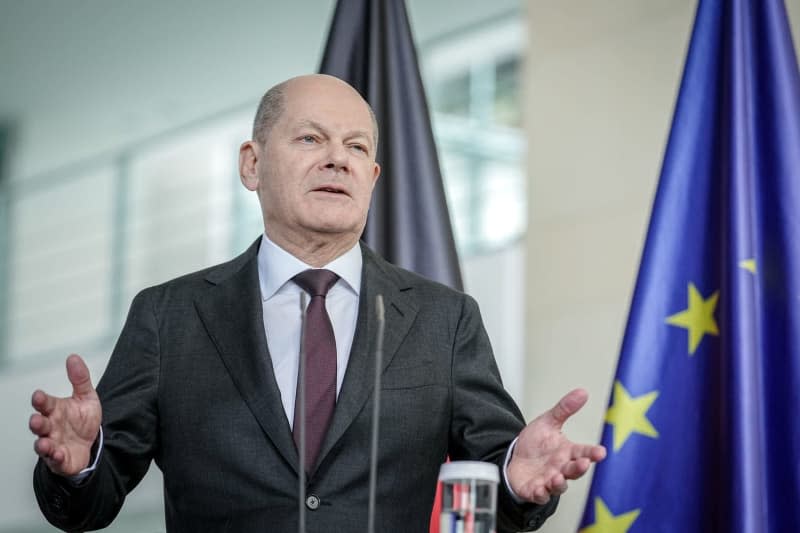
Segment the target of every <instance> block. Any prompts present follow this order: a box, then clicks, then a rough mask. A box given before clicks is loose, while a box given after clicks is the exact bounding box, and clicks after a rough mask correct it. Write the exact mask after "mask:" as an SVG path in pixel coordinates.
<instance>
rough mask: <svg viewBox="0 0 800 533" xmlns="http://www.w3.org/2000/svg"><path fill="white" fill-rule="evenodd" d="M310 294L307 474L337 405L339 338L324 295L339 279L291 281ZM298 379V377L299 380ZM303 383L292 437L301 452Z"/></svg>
mask: <svg viewBox="0 0 800 533" xmlns="http://www.w3.org/2000/svg"><path fill="white" fill-rule="evenodd" d="M292 279H293V280H294V282H295V283H297V284H298V285H299V286H300V287H301V288H302V289H303V290H304V291H306V292H307V293H308V294H310V295H311V301H310V302H309V303H308V308H307V309H306V321H305V329H304V332H303V339H301V341H300V342H301V343H302V344H303V350H302V352H301V353H302V354H304V355H305V391H306V395H305V399H306V401H305V404H306V405H305V407H306V424H305V426H306V471H308V472H311V471H312V470H313V469H314V466H315V465H316V461H317V456H318V455H319V451H320V448H321V447H322V441H323V439H324V438H325V433H327V431H328V426H329V425H330V422H331V418H333V408H334V406H335V405H336V339H335V338H334V335H333V326H332V325H331V319H330V317H328V311H327V310H326V309H325V296H326V295H327V294H328V291H329V290H330V288H331V287H333V285H334V283H336V280H338V279H339V276H337V275H336V274H334V273H333V272H331V271H330V270H324V269H317V270H306V271H305V272H301V273H300V274H298V275H296V276H295V277H294V278H292ZM298 380H299V378H298ZM300 391H301V387H300V383H299V381H298V384H297V395H295V402H294V427H293V430H292V435H293V437H294V442H295V445H296V446H297V449H298V450H299V449H300V396H299V395H300Z"/></svg>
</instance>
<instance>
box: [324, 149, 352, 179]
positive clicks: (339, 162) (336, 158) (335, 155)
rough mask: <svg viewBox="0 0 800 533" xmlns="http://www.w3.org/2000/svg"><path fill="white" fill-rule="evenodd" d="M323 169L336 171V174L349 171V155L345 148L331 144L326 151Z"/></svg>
mask: <svg viewBox="0 0 800 533" xmlns="http://www.w3.org/2000/svg"><path fill="white" fill-rule="evenodd" d="M326 161H327V162H326V163H325V165H324V166H325V168H327V169H332V170H336V171H337V172H348V171H349V170H350V155H349V154H348V153H347V147H346V146H344V145H341V144H337V143H332V144H331V145H330V149H329V150H328V157H327V160H326Z"/></svg>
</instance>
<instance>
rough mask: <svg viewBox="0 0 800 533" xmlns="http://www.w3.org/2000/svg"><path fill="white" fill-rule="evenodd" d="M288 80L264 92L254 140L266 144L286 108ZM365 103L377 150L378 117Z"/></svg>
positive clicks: (255, 125) (365, 102)
mask: <svg viewBox="0 0 800 533" xmlns="http://www.w3.org/2000/svg"><path fill="white" fill-rule="evenodd" d="M288 81H291V80H288ZM288 81H284V82H281V83H279V84H277V85H275V86H274V87H272V88H271V89H270V90H268V91H267V92H266V93H264V96H262V97H261V101H260V102H259V103H258V109H257V110H256V117H255V119H254V120H253V140H254V141H256V142H258V143H259V144H264V143H265V142H266V140H267V136H268V135H269V132H270V131H271V130H272V128H273V126H275V124H276V123H277V122H278V119H280V118H281V115H282V114H283V112H284V111H285V110H286V85H287V83H288ZM362 99H363V98H362ZM364 104H366V106H367V109H368V110H369V117H370V119H371V120H372V142H373V143H374V144H375V149H376V150H377V148H378V119H377V118H376V117H375V111H373V110H372V106H371V105H369V102H367V101H366V100H364Z"/></svg>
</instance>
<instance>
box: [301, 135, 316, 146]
mask: <svg viewBox="0 0 800 533" xmlns="http://www.w3.org/2000/svg"><path fill="white" fill-rule="evenodd" d="M300 141H301V142H304V143H308V144H311V143H315V142H317V138H316V137H314V136H313V135H303V136H302V137H300Z"/></svg>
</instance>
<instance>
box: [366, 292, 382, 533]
mask: <svg viewBox="0 0 800 533" xmlns="http://www.w3.org/2000/svg"><path fill="white" fill-rule="evenodd" d="M375 314H376V318H377V319H378V331H377V333H376V335H375V337H376V338H375V389H374V391H373V393H372V442H371V444H370V461H369V511H368V514H367V533H375V498H376V493H377V483H378V420H379V419H380V405H381V370H382V367H383V330H384V328H385V327H386V320H385V317H384V309H383V295H381V294H379V295H377V296H376V297H375Z"/></svg>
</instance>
